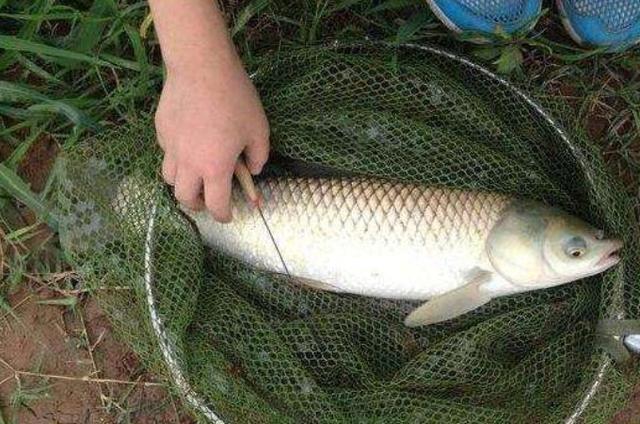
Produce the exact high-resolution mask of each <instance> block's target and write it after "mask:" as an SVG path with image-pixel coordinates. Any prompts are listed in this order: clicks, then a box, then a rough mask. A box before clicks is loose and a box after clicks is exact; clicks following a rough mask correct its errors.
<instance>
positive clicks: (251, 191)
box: [233, 158, 261, 206]
mask: <svg viewBox="0 0 640 424" xmlns="http://www.w3.org/2000/svg"><path fill="white" fill-rule="evenodd" d="M233 174H234V175H235V177H236V178H237V179H238V182H239V183H240V187H242V192H243V193H244V195H245V197H246V199H247V201H248V202H249V203H250V204H251V205H252V206H260V203H261V196H260V193H259V192H258V189H257V188H256V185H255V183H254V182H253V178H251V173H250V172H249V168H247V165H246V164H245V163H244V160H242V158H239V159H238V163H237V164H236V169H235V170H234V172H233Z"/></svg>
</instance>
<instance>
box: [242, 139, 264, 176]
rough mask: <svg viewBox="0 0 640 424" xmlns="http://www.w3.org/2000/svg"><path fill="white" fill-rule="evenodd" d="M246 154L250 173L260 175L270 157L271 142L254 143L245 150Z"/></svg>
mask: <svg viewBox="0 0 640 424" xmlns="http://www.w3.org/2000/svg"><path fill="white" fill-rule="evenodd" d="M244 154H245V157H246V159H247V166H248V167H249V171H251V173H252V174H253V175H258V174H259V173H260V172H262V167H263V166H264V164H265V163H266V162H267V159H268V157H269V142H268V141H267V140H266V139H264V140H260V141H254V142H252V143H250V144H249V145H248V146H247V147H246V148H245V151H244Z"/></svg>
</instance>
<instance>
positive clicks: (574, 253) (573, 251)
mask: <svg viewBox="0 0 640 424" xmlns="http://www.w3.org/2000/svg"><path fill="white" fill-rule="evenodd" d="M569 254H570V255H571V256H573V257H574V258H579V257H580V256H582V255H584V249H570V250H569Z"/></svg>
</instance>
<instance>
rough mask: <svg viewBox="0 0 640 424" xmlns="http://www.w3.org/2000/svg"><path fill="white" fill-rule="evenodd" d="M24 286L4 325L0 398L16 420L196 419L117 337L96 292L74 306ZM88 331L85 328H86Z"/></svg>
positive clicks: (13, 299) (5, 410)
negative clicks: (94, 297) (49, 301)
mask: <svg viewBox="0 0 640 424" xmlns="http://www.w3.org/2000/svg"><path fill="white" fill-rule="evenodd" d="M53 297H59V296H58V295H57V294H56V293H53V292H51V291H48V290H46V289H42V288H34V287H23V288H21V289H20V290H18V291H17V292H16V293H14V294H12V295H11V296H10V298H9V301H10V303H11V305H12V306H13V308H14V310H15V312H16V315H17V317H12V316H10V315H8V314H5V315H4V316H2V321H1V325H0V338H1V339H2V344H1V345H0V382H2V384H1V385H0V399H1V400H2V403H3V413H4V418H5V420H6V421H8V422H12V421H11V420H13V422H18V423H25V424H29V423H33V424H35V423H38V424H44V423H60V424H63V423H64V424H67V423H68V424H72V423H74V424H75V423H128V422H135V423H190V422H193V421H192V420H191V419H190V418H189V417H188V416H187V415H186V414H185V413H184V412H181V409H180V406H179V400H177V399H173V398H172V397H171V396H169V395H168V394H167V392H166V391H165V390H164V388H163V387H162V385H160V384H159V383H158V382H157V381H155V380H154V378H153V376H151V375H149V374H147V373H146V372H145V371H144V370H143V369H142V368H141V366H140V363H139V361H138V359H137V358H136V357H135V355H134V354H132V353H131V352H130V351H129V350H128V349H127V348H126V347H125V346H123V345H122V344H120V343H119V342H117V341H116V340H115V339H114V337H113V333H112V331H111V326H110V324H109V322H108V321H107V318H106V316H105V315H104V314H103V313H102V312H101V311H100V309H99V308H98V307H97V305H96V303H95V302H94V301H93V300H92V299H91V298H86V299H84V300H81V301H80V303H78V305H76V306H75V307H70V306H57V305H48V304H43V303H41V302H42V301H47V299H50V298H53ZM85 331H86V333H85Z"/></svg>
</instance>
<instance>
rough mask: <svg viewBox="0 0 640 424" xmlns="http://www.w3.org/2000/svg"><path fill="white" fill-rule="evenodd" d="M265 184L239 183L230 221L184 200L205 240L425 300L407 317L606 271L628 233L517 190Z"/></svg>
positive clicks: (301, 270)
mask: <svg viewBox="0 0 640 424" xmlns="http://www.w3.org/2000/svg"><path fill="white" fill-rule="evenodd" d="M256 184H257V188H258V190H259V192H260V193H261V195H262V200H261V204H260V208H256V207H255V205H252V204H251V203H250V202H247V201H246V199H245V198H244V195H243V192H242V190H241V189H240V187H239V186H238V185H234V188H233V190H232V197H231V204H232V216H233V220H232V221H231V222H229V223H219V222H217V221H215V220H214V219H213V218H212V217H211V215H210V214H209V213H208V212H207V211H206V210H202V211H194V210H190V209H188V208H186V207H184V206H182V207H181V209H182V210H183V211H184V212H185V214H186V215H187V216H188V217H189V218H190V219H191V220H192V221H193V223H194V224H195V226H196V227H197V229H198V231H199V233H200V236H201V237H202V240H203V243H204V244H205V245H207V246H208V247H210V248H213V249H215V250H217V251H220V252H223V253H224V254H227V255H229V256H232V257H235V258H237V259H239V260H241V261H243V262H244V263H246V264H248V265H250V266H252V267H254V268H255V269H260V270H264V271H269V272H273V273H279V274H285V275H287V276H289V277H290V278H291V280H292V281H293V282H295V283H298V284H301V285H304V286H307V287H310V288H313V289H316V290H322V291H329V292H334V293H349V294H355V295H360V296H368V297H376V298H385V299H398V300H415V301H424V302H423V303H421V305H420V306H418V307H417V308H415V309H414V310H413V311H411V312H410V313H409V314H408V315H407V316H406V318H405V319H404V324H405V325H406V326H408V327H418V326H423V325H430V324H434V323H438V322H443V321H447V320H450V319H453V318H455V317H457V316H460V315H462V314H465V313H467V312H470V311H473V310H475V309H476V308H478V307H480V306H482V305H484V304H486V303H487V302H489V301H490V300H491V299H495V298H497V297H501V296H508V295H512V294H516V293H522V292H527V291H532V290H538V289H543V288H549V287H554V286H558V285H561V284H566V283H569V282H572V281H576V280H579V279H582V278H585V277H589V276H592V275H596V274H598V273H601V272H604V271H606V270H607V269H609V268H611V267H613V266H614V265H616V264H617V263H618V262H619V261H620V258H621V257H620V250H621V249H622V247H623V243H622V242H621V241H620V240H618V239H606V238H604V231H602V230H599V229H596V228H594V227H592V226H591V225H589V224H588V223H586V222H584V221H582V220H581V219H579V218H577V217H575V216H572V215H570V214H567V213H565V212H564V211H562V210H560V209H558V208H555V207H553V206H548V205H546V204H543V203H540V202H536V201H533V200H527V199H520V198H515V197H512V196H509V195H506V194H501V193H494V192H485V191H475V190H464V189H454V188H447V187H432V186H425V185H420V184H413V183H403V182H396V181H389V180H385V179H376V178H371V177H340V178H331V177H323V178H311V177H290V176H289V177H273V178H267V179H261V180H259V181H257V183H256ZM261 215H262V216H261ZM265 224H266V225H265ZM274 243H275V245H274Z"/></svg>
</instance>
